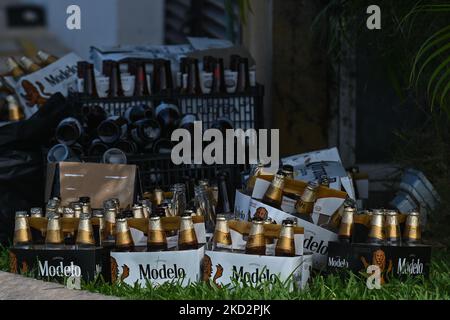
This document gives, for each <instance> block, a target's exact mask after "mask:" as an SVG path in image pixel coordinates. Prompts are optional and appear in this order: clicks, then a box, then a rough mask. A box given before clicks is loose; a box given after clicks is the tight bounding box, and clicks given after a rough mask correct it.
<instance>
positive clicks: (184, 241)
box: [178, 211, 198, 250]
mask: <svg viewBox="0 0 450 320" xmlns="http://www.w3.org/2000/svg"><path fill="white" fill-rule="evenodd" d="M197 248H198V241H197V235H196V233H195V228H194V223H193V221H192V212H190V211H185V212H184V214H183V215H182V216H181V222H180V232H179V234H178V250H193V249H197Z"/></svg>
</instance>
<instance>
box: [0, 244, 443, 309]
mask: <svg viewBox="0 0 450 320" xmlns="http://www.w3.org/2000/svg"><path fill="white" fill-rule="evenodd" d="M0 269H2V270H7V269H8V254H7V251H6V250H0ZM287 287H288V284H282V283H276V284H275V285H274V286H273V287H272V288H270V287H269V286H267V285H260V286H258V287H254V288H251V287H243V288H231V287H225V288H215V287H210V286H209V285H208V284H206V283H197V284H192V285H190V286H189V287H187V288H183V287H181V286H180V285H176V284H165V285H162V286H158V287H152V286H147V287H146V288H140V287H138V286H129V285H126V284H116V285H110V284H107V283H102V282H101V281H98V282H97V283H90V284H84V285H83V289H85V290H89V291H92V292H98V293H102V294H105V295H112V296H117V297H121V298H123V299H153V300H165V299H176V300H186V299H199V300H205V299H206V300H212V299H218V300H229V299H242V300H253V299H258V300H259V299H263V300H280V299H282V300H284V299H294V300H298V299H302V300H305V299H306V300H321V299H333V300H346V299H364V300H405V299H420V300H428V299H438V300H440V299H450V254H449V253H448V252H447V251H445V250H439V251H437V250H436V251H435V252H434V253H433V258H432V265H431V273H430V277H429V279H424V278H410V279H408V280H406V281H400V280H391V282H390V283H388V284H385V285H384V286H382V288H381V289H380V290H376V289H374V290H369V289H368V288H367V287H366V285H365V280H364V279H363V278H361V277H358V276H355V275H350V276H349V278H347V279H346V280H344V279H341V278H339V277H338V276H324V275H320V274H319V275H316V276H314V277H312V279H311V283H310V284H309V289H307V290H303V291H293V292H290V291H289V290H288V288H287Z"/></svg>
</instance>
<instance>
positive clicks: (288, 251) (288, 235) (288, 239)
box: [275, 219, 295, 257]
mask: <svg viewBox="0 0 450 320" xmlns="http://www.w3.org/2000/svg"><path fill="white" fill-rule="evenodd" d="M275 255H276V256H282V257H293V256H295V242H294V223H293V221H292V220H289V219H287V220H284V221H283V222H282V226H281V231H280V236H279V237H278V241H277V245H276V247H275Z"/></svg>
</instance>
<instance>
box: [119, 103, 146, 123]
mask: <svg viewBox="0 0 450 320" xmlns="http://www.w3.org/2000/svg"><path fill="white" fill-rule="evenodd" d="M123 117H124V118H125V119H127V121H128V122H129V123H133V122H136V121H139V120H143V119H151V118H153V108H152V107H151V106H150V105H148V104H143V103H141V104H138V105H135V106H131V107H129V108H128V109H127V110H125V113H124V114H123Z"/></svg>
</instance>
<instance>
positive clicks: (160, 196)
mask: <svg viewBox="0 0 450 320" xmlns="http://www.w3.org/2000/svg"><path fill="white" fill-rule="evenodd" d="M153 197H154V200H155V204H156V205H157V206H159V205H161V203H163V202H164V191H162V190H161V189H155V190H154V191H153Z"/></svg>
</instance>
